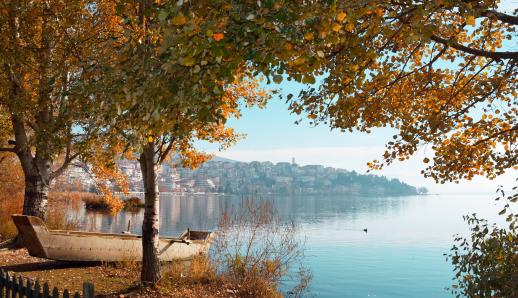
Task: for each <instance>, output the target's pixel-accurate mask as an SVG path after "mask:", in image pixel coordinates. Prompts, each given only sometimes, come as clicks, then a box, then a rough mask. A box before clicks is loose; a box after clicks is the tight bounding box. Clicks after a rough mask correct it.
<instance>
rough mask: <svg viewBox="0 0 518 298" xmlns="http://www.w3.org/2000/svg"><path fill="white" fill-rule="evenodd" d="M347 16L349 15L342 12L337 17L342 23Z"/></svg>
mask: <svg viewBox="0 0 518 298" xmlns="http://www.w3.org/2000/svg"><path fill="white" fill-rule="evenodd" d="M346 16H347V14H346V13H345V12H343V11H341V12H340V13H339V14H338V15H336V20H337V21H338V22H341V21H343V20H344V19H345V17H346Z"/></svg>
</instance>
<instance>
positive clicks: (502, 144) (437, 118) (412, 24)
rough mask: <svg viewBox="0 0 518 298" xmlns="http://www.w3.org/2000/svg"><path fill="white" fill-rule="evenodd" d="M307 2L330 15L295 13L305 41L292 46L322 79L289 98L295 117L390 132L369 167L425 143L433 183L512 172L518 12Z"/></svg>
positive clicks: (467, 4)
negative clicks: (309, 55)
mask: <svg viewBox="0 0 518 298" xmlns="http://www.w3.org/2000/svg"><path fill="white" fill-rule="evenodd" d="M317 2H318V3H317ZM326 3H329V4H326ZM313 4H314V6H315V7H323V6H327V7H328V10H329V12H330V13H323V14H319V15H316V14H306V15H301V17H300V23H302V24H305V25H304V26H301V27H300V30H306V34H305V35H304V37H305V41H300V39H299V42H298V43H295V42H294V43H293V44H294V48H295V49H296V50H303V51H304V50H305V49H308V48H310V49H311V51H312V52H313V53H315V54H314V56H313V61H310V62H309V63H310V64H311V65H309V66H307V65H306V64H304V67H306V68H308V67H309V68H310V69H311V68H312V67H315V66H316V68H314V69H318V70H319V72H320V74H321V77H322V82H321V84H319V86H318V87H314V86H309V87H308V88H306V89H304V90H303V91H302V92H301V93H300V94H299V96H298V97H291V96H290V98H289V100H290V106H291V109H292V111H294V112H295V113H297V114H302V113H307V114H308V118H309V119H311V120H310V121H312V123H325V124H328V125H330V126H331V127H332V128H335V129H340V130H342V131H345V130H359V131H364V132H369V131H370V130H371V129H373V128H377V127H385V126H389V127H392V128H394V129H396V130H397V131H398V133H397V134H396V135H394V137H393V140H391V141H390V142H388V144H387V148H386V152H385V153H384V155H383V158H382V161H375V162H373V163H372V164H370V166H371V167H372V168H375V169H377V168H381V167H383V166H384V165H387V164H390V163H392V162H393V161H394V160H405V159H408V158H409V157H410V156H412V155H413V154H414V153H415V152H416V151H417V150H418V149H419V148H421V147H423V146H426V145H428V146H430V147H431V149H432V150H430V151H432V152H433V153H432V154H433V157H431V156H428V157H426V158H425V159H424V160H423V162H424V163H430V161H431V160H430V159H431V158H433V163H432V164H431V165H429V166H427V168H426V169H425V170H424V171H423V174H424V176H425V177H432V178H434V179H435V180H436V181H438V182H443V183H444V182H445V181H455V180H458V179H464V178H465V179H471V178H472V177H474V176H475V175H485V176H487V177H489V178H494V177H496V176H497V175H500V174H502V173H504V172H505V170H506V169H511V168H514V169H516V168H517V166H518V155H517V153H518V147H517V133H516V132H517V130H518V125H517V119H518V117H517V113H518V108H517V97H516V96H517V90H518V79H517V74H518V71H517V69H518V52H517V51H516V49H515V48H514V47H513V46H512V44H513V42H516V40H517V39H516V38H517V36H516V26H517V25H518V12H517V11H515V12H514V13H513V14H507V13H505V12H501V11H498V4H499V3H498V1H417V2H415V1H398V2H394V1H372V2H360V1H353V2H350V1H349V2H346V1H341V2H325V1H314V3H313ZM316 10H319V9H318V8H316ZM509 45H510V46H509ZM430 151H428V152H430Z"/></svg>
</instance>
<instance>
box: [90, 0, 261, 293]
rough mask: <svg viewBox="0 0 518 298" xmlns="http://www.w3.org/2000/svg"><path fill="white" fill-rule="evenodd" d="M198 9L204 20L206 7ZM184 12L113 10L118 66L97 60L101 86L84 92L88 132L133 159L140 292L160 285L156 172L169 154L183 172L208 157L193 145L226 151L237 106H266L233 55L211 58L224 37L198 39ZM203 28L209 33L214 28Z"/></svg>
mask: <svg viewBox="0 0 518 298" xmlns="http://www.w3.org/2000/svg"><path fill="white" fill-rule="evenodd" d="M202 8H203V9H202ZM170 9H176V11H175V16H173V15H171V16H168V14H169V13H172V12H171V10H170ZM199 9H200V10H199V11H200V12H201V11H203V12H204V13H208V12H210V10H208V11H207V9H206V7H200V8H199ZM192 10H193V9H192V7H187V6H186V7H178V6H177V5H175V4H174V3H165V4H161V3H157V2H153V1H126V2H121V3H119V5H118V7H117V11H118V16H119V18H120V23H121V24H124V26H121V31H120V34H119V35H114V39H116V40H117V42H116V51H117V56H118V59H116V60H103V59H102V57H99V59H98V62H97V65H96V67H95V69H93V70H92V72H93V73H99V74H102V75H100V80H99V81H98V82H96V83H95V84H96V85H97V86H99V84H102V86H103V87H102V88H98V87H93V88H91V89H89V90H92V94H91V96H92V98H95V102H96V103H97V104H98V106H97V109H98V113H97V115H98V116H99V117H97V118H96V119H97V120H96V121H98V123H97V125H96V126H95V127H96V129H97V130H98V131H102V132H104V137H105V140H106V143H107V144H110V145H113V146H118V144H124V145H125V147H126V148H125V151H126V152H135V153H137V155H138V160H139V163H140V167H141V171H142V176H143V180H144V189H145V203H146V206H145V212H144V220H143V224H142V234H143V237H142V248H143V265H142V272H141V281H142V282H143V284H155V283H156V282H157V281H158V280H159V279H160V262H159V250H158V248H159V247H158V246H159V238H158V236H159V224H158V218H159V217H158V216H159V193H158V185H157V168H158V167H159V165H160V164H161V163H162V162H163V161H164V160H166V159H168V156H169V154H170V153H177V154H179V155H180V157H181V158H182V163H183V166H190V167H196V166H197V165H199V164H200V163H202V162H203V161H205V160H207V159H208V158H209V157H210V156H209V155H207V154H204V153H202V152H198V151H196V149H195V146H194V142H195V141H196V140H205V141H209V142H219V143H221V144H222V146H228V145H230V144H231V143H233V142H234V141H235V140H236V139H237V138H238V137H239V135H237V134H235V133H234V131H233V130H232V129H230V128H227V127H225V122H226V119H227V118H228V117H230V116H239V108H240V104H239V102H240V100H243V102H244V103H245V105H253V104H259V105H262V104H263V103H264V102H265V100H266V99H267V98H268V94H267V93H266V92H264V91H263V90H261V89H260V88H258V84H259V82H258V81H256V79H255V78H254V77H253V75H252V74H251V73H250V72H249V71H248V66H247V65H246V64H244V63H243V59H242V58H241V56H240V54H239V53H229V54H232V55H233V58H232V59H234V60H235V61H234V60H232V59H228V60H227V59H225V60H224V58H223V57H221V56H219V55H218V54H219V53H220V52H221V51H222V48H223V45H224V43H222V42H221V40H222V39H223V38H224V35H225V34H224V33H217V32H216V33H213V34H208V33H207V31H203V32H205V33H202V34H200V32H199V31H200V29H199V28H198V27H197V26H200V24H199V23H200V22H201V21H202V19H201V17H199V16H196V15H195V14H194V13H193V12H192ZM194 11H197V10H194ZM187 15H188V16H189V19H187V17H186V16H187ZM209 20H210V26H216V27H217V26H219V25H218V24H213V21H214V20H212V19H209ZM189 28H190V29H189ZM215 29H216V28H215ZM207 30H208V29H207ZM199 35H201V36H202V37H201V38H200V37H199ZM204 52H205V53H207V52H208V54H207V56H206V59H207V60H203V58H202V57H193V55H195V54H201V53H204ZM179 56H181V57H180V58H179ZM195 58H196V59H198V61H197V60H195ZM209 59H210V61H209ZM98 128H100V129H98Z"/></svg>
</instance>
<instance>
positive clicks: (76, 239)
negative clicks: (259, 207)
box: [12, 215, 213, 262]
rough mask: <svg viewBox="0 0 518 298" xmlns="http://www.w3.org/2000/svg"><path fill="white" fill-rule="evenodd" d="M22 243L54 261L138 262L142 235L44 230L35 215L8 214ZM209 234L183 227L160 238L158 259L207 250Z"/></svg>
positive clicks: (181, 257)
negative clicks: (180, 230)
mask: <svg viewBox="0 0 518 298" xmlns="http://www.w3.org/2000/svg"><path fill="white" fill-rule="evenodd" d="M12 219H13V221H14V224H15V225H16V228H17V229H18V233H19V236H20V237H21V239H22V242H23V244H24V245H25V247H26V248H27V250H28V251H29V254H30V255H31V256H34V257H39V258H46V259H51V260H58V261H102V262H118V261H141V260H142V236H138V235H131V234H107V233H91V232H79V231H61V230H48V229H47V227H46V226H45V223H44V222H43V221H42V220H41V219H40V218H38V217H34V216H25V215H12ZM212 237H213V233H211V232H203V231H190V230H187V231H185V232H184V233H182V235H180V237H178V238H167V237H161V238H160V244H159V258H160V261H172V260H175V259H190V258H192V257H193V256H195V255H198V254H206V253H207V252H208V250H209V246H210V242H211V240H212Z"/></svg>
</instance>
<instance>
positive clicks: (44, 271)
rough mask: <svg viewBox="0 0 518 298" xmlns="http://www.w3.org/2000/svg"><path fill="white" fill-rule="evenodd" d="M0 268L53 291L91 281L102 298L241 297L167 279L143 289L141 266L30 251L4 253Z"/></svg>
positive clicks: (79, 287) (224, 290) (213, 287)
mask: <svg viewBox="0 0 518 298" xmlns="http://www.w3.org/2000/svg"><path fill="white" fill-rule="evenodd" d="M0 268H3V269H6V270H8V271H10V272H14V273H15V274H20V275H22V276H23V277H25V278H31V279H33V280H37V279H39V280H40V281H43V282H46V281H47V282H48V283H49V286H50V287H51V288H53V287H57V288H58V289H60V292H62V291H63V289H65V288H66V289H69V290H70V291H78V292H80V293H81V291H82V286H83V283H84V282H91V283H93V284H94V287H95V294H96V296H98V297H193V298H194V297H239V296H241V295H239V294H238V292H239V291H238V290H237V289H234V287H232V286H229V285H225V284H215V283H199V282H195V283H192V282H181V283H178V282H175V281H173V280H171V279H168V278H167V272H166V271H167V265H166V266H163V270H164V274H163V275H164V276H165V277H164V278H162V280H161V281H160V283H159V285H158V286H157V287H156V288H155V289H143V288H141V287H140V286H139V282H138V279H139V270H140V269H139V266H138V264H136V263H134V264H101V263H84V262H59V261H52V260H47V259H40V258H35V257H31V256H29V254H28V252H27V250H26V249H14V250H8V249H2V250H0Z"/></svg>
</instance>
